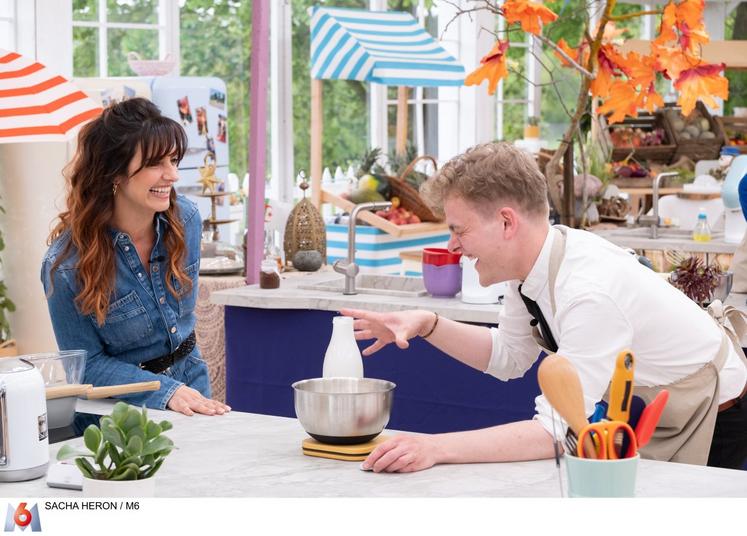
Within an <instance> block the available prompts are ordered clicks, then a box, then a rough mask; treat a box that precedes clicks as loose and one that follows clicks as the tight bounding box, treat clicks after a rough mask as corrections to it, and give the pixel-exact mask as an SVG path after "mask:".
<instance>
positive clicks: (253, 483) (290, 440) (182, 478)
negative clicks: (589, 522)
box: [2, 400, 747, 497]
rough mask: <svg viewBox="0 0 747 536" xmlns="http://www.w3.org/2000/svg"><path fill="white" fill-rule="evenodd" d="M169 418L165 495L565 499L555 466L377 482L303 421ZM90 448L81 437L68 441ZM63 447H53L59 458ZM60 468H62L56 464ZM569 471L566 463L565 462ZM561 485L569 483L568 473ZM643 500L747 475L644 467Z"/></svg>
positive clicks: (746, 491)
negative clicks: (324, 449) (336, 456)
mask: <svg viewBox="0 0 747 536" xmlns="http://www.w3.org/2000/svg"><path fill="white" fill-rule="evenodd" d="M112 403H113V402H111V401H83V400H81V401H79V402H78V410H79V411H87V412H90V413H109V411H110V410H111V405H112ZM149 414H150V416H151V418H152V419H154V420H161V419H168V420H170V421H171V422H172V423H173V424H174V428H173V429H172V430H170V431H169V432H167V435H168V436H169V437H171V438H172V439H173V440H174V443H175V444H176V445H177V446H178V447H179V448H178V450H175V451H173V452H172V453H171V454H170V455H169V457H168V458H167V459H166V462H165V463H164V465H163V467H162V468H161V470H160V471H159V473H158V481H157V486H156V496H158V497H558V496H559V495H560V488H559V484H558V470H557V468H556V466H555V462H554V460H541V461H534V462H520V463H481V464H464V465H439V466H436V467H434V468H432V469H429V470H427V471H421V472H417V473H409V474H374V473H371V472H365V471H361V470H360V469H359V463H357V462H346V461H337V460H327V459H322V458H312V457H308V456H304V455H303V454H302V453H301V441H302V440H303V439H305V438H306V437H307V436H306V433H305V432H304V431H303V429H302V428H301V426H300V424H299V423H298V421H297V420H296V419H289V418H284V417H273V416H268V415H255V414H250V413H241V412H231V413H230V414H228V415H224V416H221V417H205V416H194V417H186V416H184V415H181V414H177V413H173V412H160V411H155V410H149ZM387 433H390V434H391V433H392V432H387ZM69 442H70V443H73V444H75V445H82V442H83V440H82V438H78V439H72V440H70V441H69ZM60 446H61V443H58V444H54V445H51V448H50V452H51V456H52V459H53V460H54V456H55V455H56V453H57V451H58V450H59V448H60ZM52 463H54V461H53V462H52ZM563 464H564V462H563ZM562 470H563V471H562V481H563V485H564V486H565V485H566V484H567V478H566V474H565V468H564V467H562ZM2 489H3V495H5V496H6V497H54V496H59V497H81V492H79V491H71V490H64V489H58V488H49V487H47V486H46V484H45V479H44V478H39V479H36V480H32V481H29V482H17V483H3V484H2ZM636 496H638V497H662V496H664V497H745V496H747V471H734V470H728V469H714V468H710V467H701V466H696V465H685V464H676V463H666V462H656V461H651V460H641V462H640V465H639V467H638V476H637V484H636Z"/></svg>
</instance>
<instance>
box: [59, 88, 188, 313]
mask: <svg viewBox="0 0 747 536" xmlns="http://www.w3.org/2000/svg"><path fill="white" fill-rule="evenodd" d="M186 148H187V136H186V134H185V132H184V129H183V128H182V127H181V125H179V123H177V122H176V121H174V120H172V119H169V118H167V117H164V116H163V115H161V112H160V110H159V109H158V107H157V106H156V105H155V104H153V103H152V102H150V101H148V100H146V99H141V98H134V99H129V100H126V101H123V102H121V103H119V104H115V105H112V106H111V107H109V108H107V109H105V110H104V112H103V113H102V114H101V116H99V117H98V118H96V119H94V120H93V121H91V122H90V123H88V124H87V125H85V126H84V127H83V128H82V129H81V131H80V134H79V135H78V150H77V152H76V155H75V157H74V158H73V160H72V161H71V162H70V164H69V165H68V166H67V168H66V170H65V175H66V177H67V180H68V195H67V210H66V211H64V212H61V213H60V214H59V216H58V218H59V222H58V223H57V225H56V226H55V227H54V229H53V230H52V233H51V234H50V235H49V238H48V240H47V243H48V244H49V245H51V244H52V242H54V241H55V240H56V239H58V238H59V237H61V236H62V235H63V234H64V233H65V232H69V233H70V240H69V241H68V242H67V245H66V246H65V249H64V250H63V252H62V254H61V255H59V256H58V257H57V258H56V259H55V261H54V264H53V265H52V269H51V273H50V279H51V281H52V282H54V278H53V277H52V276H53V274H54V271H55V269H56V268H57V267H58V266H59V264H60V263H61V262H62V261H63V260H65V259H66V258H67V257H69V256H70V255H71V254H72V253H73V250H74V249H75V250H76V251H77V252H78V262H77V264H76V266H75V268H76V276H77V282H78V286H79V288H80V292H79V293H78V295H77V296H76V298H75V304H76V305H77V307H78V309H79V310H80V312H81V313H82V314H84V315H90V314H95V315H96V320H97V321H98V324H99V325H102V324H103V323H104V320H105V319H106V313H107V311H108V309H109V302H110V300H111V299H112V297H113V295H114V289H115V283H116V271H115V270H116V263H115V260H116V259H115V251H114V239H113V238H112V235H111V231H110V223H111V221H112V218H113V216H114V195H115V194H114V193H113V187H114V182H115V181H121V180H127V179H128V178H129V176H131V175H128V173H127V169H128V166H129V164H130V162H131V161H132V159H133V157H134V156H135V154H136V152H137V150H138V149H140V151H141V153H140V154H141V155H142V160H141V163H140V168H139V169H137V170H135V172H134V173H133V174H132V175H134V174H135V173H137V172H138V171H140V170H141V169H143V168H144V167H145V166H149V165H154V164H157V163H159V162H161V161H162V160H163V158H165V157H169V156H175V157H176V158H177V159H178V160H181V159H182V157H183V156H184V151H185V150H186ZM164 215H165V217H166V220H167V221H168V230H167V231H166V233H165V237H164V243H165V246H166V251H167V253H168V259H169V264H168V266H167V268H166V274H165V278H166V285H167V287H168V289H169V292H170V293H171V294H172V295H173V296H174V297H178V295H179V293H178V292H177V291H176V289H175V288H174V285H173V284H172V282H171V280H172V276H173V277H174V278H175V279H176V280H177V281H179V284H180V287H181V288H182V292H184V291H188V290H189V289H191V280H190V278H189V276H188V275H187V274H186V273H185V271H184V266H183V264H184V258H185V256H186V246H185V239H184V226H183V225H182V223H181V219H180V218H179V209H178V207H177V205H176V192H175V191H174V190H173V189H172V190H171V204H170V206H169V208H168V210H166V211H165V212H164ZM52 292H54V287H52V288H51V290H50V294H51V293H52Z"/></svg>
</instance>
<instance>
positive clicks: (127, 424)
mask: <svg viewBox="0 0 747 536" xmlns="http://www.w3.org/2000/svg"><path fill="white" fill-rule="evenodd" d="M139 426H141V422H140V412H139V411H137V410H136V409H130V410H129V411H128V412H127V416H126V417H125V419H124V421H123V422H122V424H120V428H122V430H124V431H125V432H129V431H130V430H132V429H133V428H137V427H139Z"/></svg>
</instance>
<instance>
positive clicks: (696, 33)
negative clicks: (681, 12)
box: [678, 22, 710, 55]
mask: <svg viewBox="0 0 747 536" xmlns="http://www.w3.org/2000/svg"><path fill="white" fill-rule="evenodd" d="M679 29H680V38H679V41H678V42H679V45H680V47H682V49H683V50H686V51H687V52H690V53H691V54H698V55H700V47H701V46H702V45H705V44H706V43H707V42H709V41H710V38H709V37H708V34H707V33H706V31H705V27H703V26H702V25H701V26H700V27H695V28H690V26H689V25H688V24H687V23H684V22H683V23H682V24H680V25H679Z"/></svg>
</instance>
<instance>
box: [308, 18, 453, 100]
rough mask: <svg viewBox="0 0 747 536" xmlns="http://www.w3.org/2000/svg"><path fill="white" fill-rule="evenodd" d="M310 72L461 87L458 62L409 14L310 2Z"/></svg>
mask: <svg viewBox="0 0 747 536" xmlns="http://www.w3.org/2000/svg"><path fill="white" fill-rule="evenodd" d="M311 76H312V77H313V78H317V79H327V80H328V79H333V80H366V81H368V82H378V83H379V84H386V85H391V86H411V87H417V86H461V85H463V84H464V67H462V65H461V64H460V63H459V62H458V61H457V60H456V59H454V57H453V56H451V54H449V53H448V52H446V50H444V48H443V47H442V46H441V45H439V44H438V41H436V40H435V39H434V38H433V36H431V35H430V34H429V33H428V32H426V31H425V30H424V29H423V27H422V26H420V24H418V21H417V20H415V18H414V17H413V16H412V15H410V14H409V13H403V12H401V11H366V10H362V9H346V8H334V7H321V6H315V7H314V8H313V10H312V14H311Z"/></svg>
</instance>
